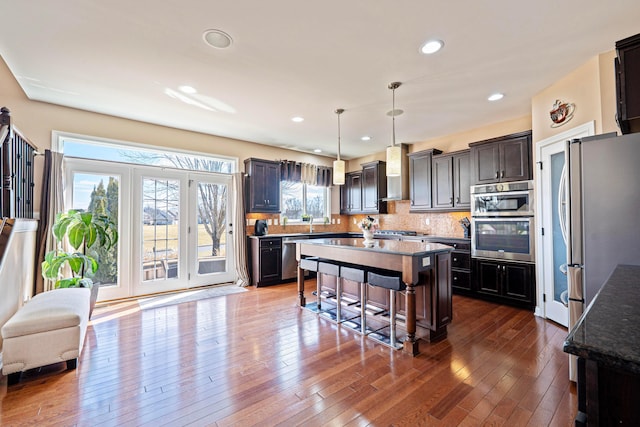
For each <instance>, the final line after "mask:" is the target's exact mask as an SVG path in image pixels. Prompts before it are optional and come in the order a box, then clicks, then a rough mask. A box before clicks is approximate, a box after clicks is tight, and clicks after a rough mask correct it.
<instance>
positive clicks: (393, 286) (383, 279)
mask: <svg viewBox="0 0 640 427" xmlns="http://www.w3.org/2000/svg"><path fill="white" fill-rule="evenodd" d="M367 280H368V283H369V285H371V286H377V287H381V288H384V289H389V306H390V309H389V343H387V342H385V341H384V340H381V339H377V338H375V337H373V336H371V338H372V339H375V340H376V341H378V342H380V343H382V344H385V345H389V346H390V347H392V348H395V349H401V348H402V343H396V298H395V297H396V295H395V293H396V292H400V291H404V290H405V289H406V287H407V286H406V285H405V284H404V282H403V281H402V277H401V275H400V273H397V272H393V271H375V272H374V271H369V272H368V274H367Z"/></svg>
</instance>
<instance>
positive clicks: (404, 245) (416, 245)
mask: <svg viewBox="0 0 640 427" xmlns="http://www.w3.org/2000/svg"><path fill="white" fill-rule="evenodd" d="M299 243H301V244H303V245H318V246H327V247H333V248H345V249H353V250H358V251H369V252H379V253H386V254H394V255H409V256H424V255H430V254H434V253H438V252H451V251H452V250H453V248H452V247H451V246H447V245H443V244H440V243H428V242H417V241H402V240H374V241H373V242H366V241H365V240H364V239H361V238H349V237H344V238H327V239H306V240H299Z"/></svg>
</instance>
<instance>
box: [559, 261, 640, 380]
mask: <svg viewBox="0 0 640 427" xmlns="http://www.w3.org/2000/svg"><path fill="white" fill-rule="evenodd" d="M639 278H640V266H637V265H619V266H617V267H616V269H615V270H614V271H613V273H612V274H611V276H610V277H609V279H608V280H607V282H606V283H605V284H604V285H603V286H602V288H601V289H600V291H599V292H598V294H597V295H596V297H595V299H594V300H593V301H592V303H591V304H590V305H589V307H588V308H587V310H586V311H585V312H584V314H583V315H582V317H580V319H579V321H578V323H577V324H576V326H575V327H574V328H573V329H572V330H571V332H570V333H569V336H568V337H567V339H566V341H565V343H564V351H565V352H567V353H571V354H575V355H576V356H579V357H583V358H585V359H588V360H594V361H596V362H598V363H600V364H603V365H605V366H609V367H612V368H617V369H622V370H625V371H628V372H632V373H634V374H640V346H639V345H638V343H639V342H640V279H639Z"/></svg>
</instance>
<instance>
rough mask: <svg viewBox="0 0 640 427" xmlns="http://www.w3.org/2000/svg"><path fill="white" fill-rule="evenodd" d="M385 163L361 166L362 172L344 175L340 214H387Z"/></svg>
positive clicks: (378, 162) (371, 163)
mask: <svg viewBox="0 0 640 427" xmlns="http://www.w3.org/2000/svg"><path fill="white" fill-rule="evenodd" d="M386 175H387V174H386V163H385V162H381V161H376V162H370V163H364V164H362V170H360V171H357V172H349V173H347V174H346V175H345V180H344V185H343V186H342V187H341V188H340V213H341V214H343V215H351V214H361V213H370V214H378V213H387V202H385V201H383V200H382V199H383V198H385V197H386V196H387V176H386Z"/></svg>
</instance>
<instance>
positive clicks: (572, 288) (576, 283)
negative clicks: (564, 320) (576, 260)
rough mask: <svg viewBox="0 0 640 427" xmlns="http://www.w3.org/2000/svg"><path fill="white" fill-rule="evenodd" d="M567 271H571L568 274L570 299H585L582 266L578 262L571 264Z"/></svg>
mask: <svg viewBox="0 0 640 427" xmlns="http://www.w3.org/2000/svg"><path fill="white" fill-rule="evenodd" d="M567 271H568V272H569V274H568V284H569V286H568V289H569V299H570V300H571V301H583V300H584V292H583V290H582V266H580V265H577V264H570V265H569V266H568V267H567ZM576 320H577V319H576ZM569 326H573V325H569Z"/></svg>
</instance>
